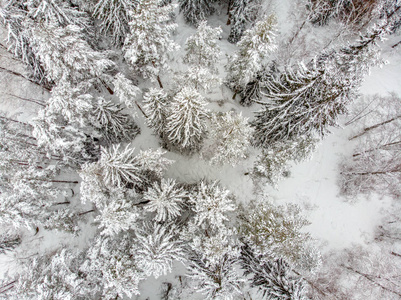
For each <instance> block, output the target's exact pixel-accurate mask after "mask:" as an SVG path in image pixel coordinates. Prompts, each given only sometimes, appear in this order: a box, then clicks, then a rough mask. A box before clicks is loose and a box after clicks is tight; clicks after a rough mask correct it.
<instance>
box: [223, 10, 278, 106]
mask: <svg viewBox="0 0 401 300" xmlns="http://www.w3.org/2000/svg"><path fill="white" fill-rule="evenodd" d="M275 31H276V18H275V17H274V16H273V15H271V16H270V17H268V18H266V19H265V20H262V21H259V22H257V23H256V24H255V25H254V26H253V27H252V28H251V29H249V30H247V31H246V32H245V34H244V36H243V37H242V39H241V40H240V41H239V43H238V48H239V50H238V52H236V53H235V54H234V55H233V56H232V57H231V58H230V60H229V62H228V64H227V66H226V69H227V72H228V75H227V82H228V84H229V86H230V87H231V89H232V90H233V91H234V93H235V95H236V94H237V93H243V92H244V91H246V88H247V85H248V84H249V83H251V82H252V81H254V80H256V79H257V76H258V75H259V73H260V72H261V71H262V70H263V69H264V68H265V66H264V65H265V62H266V59H267V58H268V56H269V54H270V53H272V52H273V51H274V50H275V49H276V47H277V46H276V44H275V36H276V33H275ZM235 95H234V97H235ZM243 104H245V105H250V104H251V103H243Z"/></svg>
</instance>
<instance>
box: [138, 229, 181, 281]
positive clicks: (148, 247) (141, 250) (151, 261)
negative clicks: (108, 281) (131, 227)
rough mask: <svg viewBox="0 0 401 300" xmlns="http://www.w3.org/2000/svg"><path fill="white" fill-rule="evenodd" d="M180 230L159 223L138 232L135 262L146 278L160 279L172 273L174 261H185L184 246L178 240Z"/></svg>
mask: <svg viewBox="0 0 401 300" xmlns="http://www.w3.org/2000/svg"><path fill="white" fill-rule="evenodd" d="M177 231H178V229H177V228H176V227H174V226H170V227H167V226H166V225H160V224H157V223H153V225H151V224H145V225H144V228H141V229H140V230H137V232H136V239H137V240H136V243H135V250H133V253H135V261H136V262H137V265H138V267H139V268H140V269H142V270H143V272H144V274H145V275H146V276H152V275H153V276H154V277H155V278H158V277H159V276H162V275H167V274H168V273H171V270H172V264H173V262H174V261H184V251H183V246H182V244H181V242H180V241H179V240H177Z"/></svg>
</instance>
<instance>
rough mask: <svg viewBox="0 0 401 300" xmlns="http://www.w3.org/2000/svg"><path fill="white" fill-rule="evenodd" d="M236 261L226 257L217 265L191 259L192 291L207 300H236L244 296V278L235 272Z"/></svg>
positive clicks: (189, 275)
mask: <svg viewBox="0 0 401 300" xmlns="http://www.w3.org/2000/svg"><path fill="white" fill-rule="evenodd" d="M235 263H236V260H235V259H233V258H231V257H229V256H225V257H223V258H222V259H221V260H220V261H219V262H217V263H215V264H208V263H207V262H205V261H204V260H202V259H200V258H199V257H191V260H190V262H189V267H188V268H189V274H188V277H189V278H190V280H191V289H192V290H195V291H196V292H198V293H201V294H203V295H204V297H205V299H210V300H211V299H218V300H234V299H238V297H240V296H241V295H242V289H241V288H242V285H243V282H244V280H243V278H241V276H240V275H239V274H238V273H237V271H236V270H235Z"/></svg>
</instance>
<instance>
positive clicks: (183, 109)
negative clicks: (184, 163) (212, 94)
mask: <svg viewBox="0 0 401 300" xmlns="http://www.w3.org/2000/svg"><path fill="white" fill-rule="evenodd" d="M206 105H207V103H206V102H205V101H204V100H203V97H202V96H201V95H200V94H199V93H198V92H196V90H194V89H193V88H189V87H185V88H183V89H182V90H181V91H180V92H179V93H178V94H177V95H176V96H175V97H174V98H173V100H172V102H171V113H170V115H169V116H168V117H167V124H166V136H167V139H168V141H169V142H171V144H173V146H176V147H177V148H178V149H180V150H186V151H193V150H196V149H198V148H199V147H200V144H201V142H202V140H203V137H204V135H205V133H206V124H205V119H206V118H207V117H208V110H206V108H205V106H206Z"/></svg>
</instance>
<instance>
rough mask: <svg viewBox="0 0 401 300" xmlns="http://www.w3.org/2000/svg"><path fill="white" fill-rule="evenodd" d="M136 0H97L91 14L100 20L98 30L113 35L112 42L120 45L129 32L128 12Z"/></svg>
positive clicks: (132, 8) (133, 7)
mask: <svg viewBox="0 0 401 300" xmlns="http://www.w3.org/2000/svg"><path fill="white" fill-rule="evenodd" d="M136 5H137V1H132V0H99V1H98V2H97V4H96V6H95V7H94V12H93V15H94V16H95V17H96V18H98V19H99V20H101V23H100V30H101V32H102V33H109V34H110V35H111V36H112V37H113V43H114V45H116V46H120V45H122V44H123V43H124V39H125V37H126V36H127V35H128V33H129V26H128V23H129V22H130V21H131V17H130V14H129V12H130V11H133V10H135V7H136Z"/></svg>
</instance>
